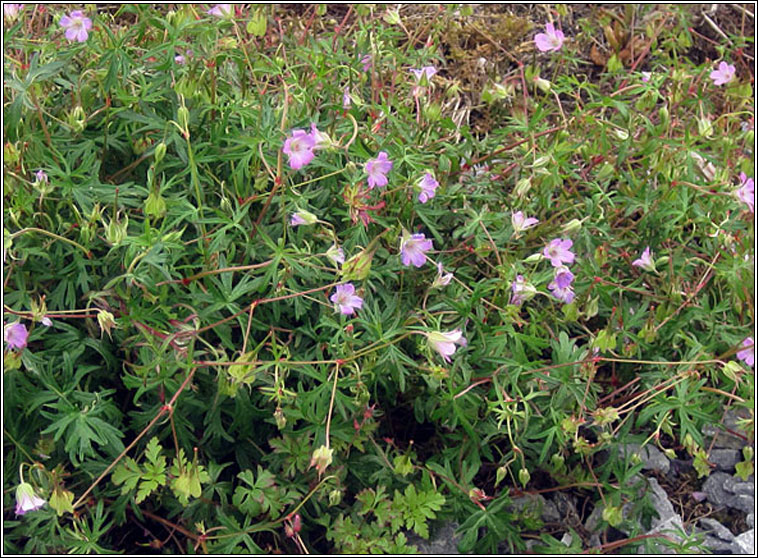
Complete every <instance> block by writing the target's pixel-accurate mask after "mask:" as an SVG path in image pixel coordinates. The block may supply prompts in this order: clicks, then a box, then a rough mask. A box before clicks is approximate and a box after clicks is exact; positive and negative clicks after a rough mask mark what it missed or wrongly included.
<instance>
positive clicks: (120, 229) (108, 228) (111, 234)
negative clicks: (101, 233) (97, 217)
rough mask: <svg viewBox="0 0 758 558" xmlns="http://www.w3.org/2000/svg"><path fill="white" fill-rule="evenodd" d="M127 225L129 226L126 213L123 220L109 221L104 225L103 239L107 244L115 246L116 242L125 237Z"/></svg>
mask: <svg viewBox="0 0 758 558" xmlns="http://www.w3.org/2000/svg"><path fill="white" fill-rule="evenodd" d="M128 226H129V216H128V215H125V216H124V220H123V221H118V220H117V219H114V220H112V221H109V222H108V224H107V225H105V240H107V241H108V244H110V245H111V246H116V245H117V244H120V243H121V242H123V240H124V239H125V238H126V237H127V227H128Z"/></svg>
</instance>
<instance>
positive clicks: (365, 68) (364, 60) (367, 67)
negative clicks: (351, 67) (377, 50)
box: [361, 54, 371, 72]
mask: <svg viewBox="0 0 758 558" xmlns="http://www.w3.org/2000/svg"><path fill="white" fill-rule="evenodd" d="M361 64H363V71H364V72H368V71H369V70H370V69H371V55H370V54H366V55H365V56H364V57H363V58H361Z"/></svg>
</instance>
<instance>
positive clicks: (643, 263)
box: [632, 246, 655, 272]
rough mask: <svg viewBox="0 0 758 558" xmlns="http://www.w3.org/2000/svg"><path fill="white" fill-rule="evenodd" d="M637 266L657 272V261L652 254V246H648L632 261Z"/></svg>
mask: <svg viewBox="0 0 758 558" xmlns="http://www.w3.org/2000/svg"><path fill="white" fill-rule="evenodd" d="M632 265H633V266H635V267H641V268H642V269H644V270H646V271H652V272H655V262H654V261H653V259H652V257H651V256H650V246H647V247H646V248H645V249H644V250H643V251H642V254H640V257H639V258H637V259H636V260H634V261H633V262H632Z"/></svg>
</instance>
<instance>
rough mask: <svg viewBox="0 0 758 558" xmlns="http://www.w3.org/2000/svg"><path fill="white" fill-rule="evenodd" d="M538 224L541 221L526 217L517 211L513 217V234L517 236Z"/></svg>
mask: <svg viewBox="0 0 758 558" xmlns="http://www.w3.org/2000/svg"><path fill="white" fill-rule="evenodd" d="M537 223H539V221H538V220H537V219H535V218H534V217H524V213H523V212H522V211H517V212H516V213H513V214H512V215H511V225H513V232H514V234H516V235H518V234H519V233H521V232H523V231H525V230H526V229H528V228H530V227H533V226H534V225H536V224H537Z"/></svg>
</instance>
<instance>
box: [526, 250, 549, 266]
mask: <svg viewBox="0 0 758 558" xmlns="http://www.w3.org/2000/svg"><path fill="white" fill-rule="evenodd" d="M544 257H545V256H543V255H542V252H537V253H536V254H532V255H531V256H529V257H527V258H525V259H524V263H528V264H529V263H535V262H539V261H542V259H543V258H544Z"/></svg>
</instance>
